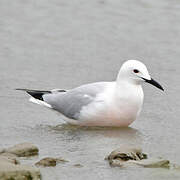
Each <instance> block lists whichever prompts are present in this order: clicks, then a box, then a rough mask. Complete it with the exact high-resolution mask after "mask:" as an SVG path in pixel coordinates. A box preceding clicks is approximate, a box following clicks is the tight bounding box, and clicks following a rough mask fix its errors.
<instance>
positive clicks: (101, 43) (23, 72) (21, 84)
mask: <svg viewBox="0 0 180 180" xmlns="http://www.w3.org/2000/svg"><path fill="white" fill-rule="evenodd" d="M179 8H180V2H179V1H177V0H159V1H155V0H151V1H145V0H139V1H130V0H91V1H88V0H83V1H82V0H74V1H65V0H52V1H48V0H39V1H37V0H29V1H24V0H13V1H10V0H1V1H0V82H1V86H0V109H1V111H0V114H1V118H0V121H1V125H0V147H7V146H11V145H13V144H17V143H21V142H26V141H27V142H32V143H35V144H36V145H37V146H38V147H39V148H40V155H39V157H34V158H32V162H36V161H38V160H39V159H41V158H42V157H47V156H51V157H58V156H61V157H64V158H65V159H67V160H69V161H70V162H69V163H65V164H59V165H58V166H57V167H55V168H45V169H42V173H43V177H44V179H45V180H56V179H57V180H59V179H84V178H86V179H89V180H90V179H121V180H126V179H142V180H144V179H150V180H152V179H153V180H154V179H158V180H159V179H179V178H180V173H178V172H174V171H169V170H162V169H147V168H146V169H139V168H138V169H137V168H133V169H119V168H111V167H109V165H108V163H107V162H106V161H105V160H104V157H105V156H106V155H107V154H108V153H109V152H111V151H112V150H114V149H115V148H118V147H119V146H120V145H122V144H131V145H138V146H141V147H142V148H143V149H144V151H145V152H147V153H149V154H150V155H151V156H162V157H164V158H167V159H169V160H171V161H172V162H176V163H179V164H180V155H179V152H180V123H179V117H180V108H179V107H180V95H179V92H180V82H179V78H180V71H179V69H180V63H179V57H180V51H179V47H180V24H179V22H180V11H179ZM132 58H133V59H140V60H141V61H143V62H144V63H145V64H146V65H147V66H148V69H149V71H150V73H151V75H152V77H153V78H154V79H156V80H158V81H159V82H161V84H162V85H163V86H164V88H165V92H164V93H163V92H161V91H159V90H158V89H156V88H154V87H152V86H150V85H148V84H146V85H144V91H145V102H144V107H143V111H142V113H141V116H140V117H139V118H138V119H137V120H136V121H135V122H134V123H133V124H132V125H131V126H130V128H125V129H117V128H113V129H103V128H100V129H99V128H95V129H92V128H90V129H87V128H83V129H81V128H78V127H72V126H64V125H63V126H61V125H60V124H61V119H60V117H59V116H58V115H57V114H56V113H54V112H52V111H50V110H47V109H46V108H42V107H40V106H38V105H34V104H31V103H29V102H28V101H27V95H25V94H24V93H22V92H16V91H15V90H14V89H15V88H33V89H53V88H65V89H66V88H67V89H68V88H72V87H75V86H78V85H81V84H83V83H89V82H94V81H102V80H103V81H104V80H106V81H112V80H114V79H115V78H116V75H117V72H118V70H119V68H120V66H121V64H122V62H123V61H124V60H126V59H132ZM26 163H27V162H26ZM77 163H80V164H82V165H83V167H81V168H77V167H74V166H73V165H74V164H77Z"/></svg>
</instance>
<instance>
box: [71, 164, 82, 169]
mask: <svg viewBox="0 0 180 180" xmlns="http://www.w3.org/2000/svg"><path fill="white" fill-rule="evenodd" d="M73 166H74V167H78V168H81V167H83V165H82V164H74V165H73Z"/></svg>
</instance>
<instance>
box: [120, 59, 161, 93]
mask: <svg viewBox="0 0 180 180" xmlns="http://www.w3.org/2000/svg"><path fill="white" fill-rule="evenodd" d="M123 79H124V80H126V81H129V82H131V83H134V84H142V83H143V82H147V83H150V84H152V85H154V86H156V87H157V88H159V89H161V90H164V89H163V87H162V86H161V85H160V84H159V83H158V82H156V81H155V80H153V79H152V78H151V76H150V75H149V72H148V70H147V68H146V66H145V65H144V64H143V63H142V62H140V61H137V60H128V61H126V62H124V63H123V65H122V67H121V69H120V71H119V75H118V80H123Z"/></svg>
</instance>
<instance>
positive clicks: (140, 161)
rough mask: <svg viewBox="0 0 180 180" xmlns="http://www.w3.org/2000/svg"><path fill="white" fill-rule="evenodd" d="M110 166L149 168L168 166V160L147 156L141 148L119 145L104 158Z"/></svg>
mask: <svg viewBox="0 0 180 180" xmlns="http://www.w3.org/2000/svg"><path fill="white" fill-rule="evenodd" d="M106 160H108V161H109V164H110V165H111V166H119V167H129V166H134V165H138V166H142V167H149V168H157V167H161V168H169V167H170V162H169V161H168V160H166V159H162V158H148V159H147V155H146V154H144V153H142V150H141V148H131V147H121V148H119V149H116V150H114V151H112V152H111V153H110V154H109V156H108V157H107V158H106Z"/></svg>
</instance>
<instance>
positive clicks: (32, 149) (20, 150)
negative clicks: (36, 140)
mask: <svg viewBox="0 0 180 180" xmlns="http://www.w3.org/2000/svg"><path fill="white" fill-rule="evenodd" d="M5 152H8V153H11V154H15V155H17V156H19V157H28V156H34V155H38V152H39V149H38V148H37V147H36V146H35V145H34V144H32V143H21V144H17V145H15V146H13V147H10V148H7V149H6V150H5Z"/></svg>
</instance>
